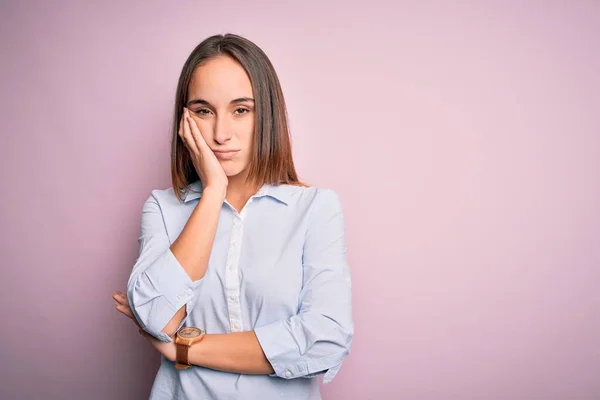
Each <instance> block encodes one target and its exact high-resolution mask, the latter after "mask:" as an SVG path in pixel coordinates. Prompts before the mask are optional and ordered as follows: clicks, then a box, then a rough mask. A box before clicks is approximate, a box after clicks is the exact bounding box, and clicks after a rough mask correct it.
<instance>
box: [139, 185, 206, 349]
mask: <svg viewBox="0 0 600 400" xmlns="http://www.w3.org/2000/svg"><path fill="white" fill-rule="evenodd" d="M138 242H139V253H138V258H137V260H136V262H135V264H134V266H133V269H132V271H131V275H130V277H129V280H128V282H127V298H128V300H129V305H130V306H131V310H132V312H133V314H134V316H135V317H136V319H137V320H138V322H139V323H140V325H141V326H142V328H143V329H144V330H145V331H146V332H148V333H150V334H151V335H152V336H154V337H155V338H157V339H159V340H161V341H163V342H171V341H172V340H171V338H170V337H169V335H167V334H166V333H164V332H162V329H163V328H164V327H165V326H166V325H167V324H168V323H169V321H170V320H171V319H172V318H173V317H174V316H175V314H176V313H177V311H178V310H179V309H180V308H181V307H183V306H184V305H187V304H189V302H190V301H191V300H192V298H193V294H194V291H193V281H192V280H191V278H190V277H189V275H188V274H187V273H186V272H185V270H184V269H183V267H182V266H181V264H180V263H179V261H178V260H177V259H176V258H175V256H174V254H173V252H172V251H171V248H170V246H171V243H170V240H169V237H168V235H167V231H166V228H165V224H164V219H163V215H162V212H161V208H160V206H159V204H158V202H157V200H156V198H155V196H154V195H150V197H149V198H148V199H147V200H146V201H145V203H144V205H143V208H142V221H141V236H140V237H139V239H138ZM186 308H187V306H186ZM188 311H189V310H188ZM188 314H189V313H188ZM186 319H187V317H186ZM184 321H185V319H184ZM182 324H183V321H182Z"/></svg>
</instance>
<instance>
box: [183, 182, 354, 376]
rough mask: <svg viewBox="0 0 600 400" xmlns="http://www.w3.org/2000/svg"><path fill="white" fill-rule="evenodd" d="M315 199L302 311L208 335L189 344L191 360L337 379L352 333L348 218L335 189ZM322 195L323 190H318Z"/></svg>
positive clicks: (245, 370) (253, 370) (210, 365)
mask: <svg viewBox="0 0 600 400" xmlns="http://www.w3.org/2000/svg"><path fill="white" fill-rule="evenodd" d="M320 195H321V197H320V198H317V199H316V200H315V204H314V209H313V211H312V215H311V216H310V217H309V218H310V219H311V220H310V221H309V228H308V232H307V236H306V241H305V248H304V260H303V266H304V282H303V288H302V291H301V293H300V299H301V304H300V310H299V312H298V314H297V315H294V316H293V317H291V318H289V319H287V320H282V321H277V322H275V323H272V324H269V325H266V326H263V327H259V328H256V329H255V330H254V331H247V332H236V333H226V334H215V335H210V334H209V335H206V337H205V338H204V339H203V340H202V342H200V343H199V344H198V345H196V346H192V347H191V349H190V355H189V360H190V362H191V363H192V364H196V365H200V366H203V367H208V368H212V369H217V370H222V371H228V372H236V373H247V374H271V375H275V376H279V377H282V378H286V379H290V378H298V377H313V376H316V375H319V374H325V377H324V383H328V382H330V381H331V379H333V377H334V376H335V374H336V373H337V371H338V370H339V368H340V367H341V364H342V361H343V359H344V358H345V357H346V355H347V354H348V353H349V350H350V346H351V343H352V337H353V333H354V328H353V321H352V307H351V282H350V270H349V267H348V264H347V262H346V245H345V238H344V217H343V212H342V208H341V203H340V201H339V198H338V196H337V195H336V194H335V192H333V191H331V190H328V191H325V192H321V194H320ZM318 196H319V195H318Z"/></svg>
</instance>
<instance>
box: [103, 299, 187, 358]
mask: <svg viewBox="0 0 600 400" xmlns="http://www.w3.org/2000/svg"><path fill="white" fill-rule="evenodd" d="M113 299H114V300H115V307H116V309H117V311H119V312H120V313H122V314H124V315H125V316H127V317H129V318H130V319H131V320H132V321H133V322H134V323H135V324H136V325H137V327H138V330H139V332H140V333H141V334H142V336H144V337H145V338H146V340H147V341H148V343H150V344H151V345H152V346H153V347H154V348H155V349H156V350H158V352H159V353H160V354H162V355H163V356H165V357H166V358H167V360H169V361H171V362H175V355H176V352H177V350H176V347H175V336H174V335H173V336H171V340H172V341H171V342H169V343H165V342H161V341H160V340H158V339H156V338H155V337H154V336H152V335H151V334H149V333H148V332H146V331H144V330H143V329H142V327H141V326H140V324H139V323H138V321H137V320H136V319H135V317H134V315H133V312H132V311H131V307H129V300H128V299H127V295H126V294H125V293H121V292H114V293H113Z"/></svg>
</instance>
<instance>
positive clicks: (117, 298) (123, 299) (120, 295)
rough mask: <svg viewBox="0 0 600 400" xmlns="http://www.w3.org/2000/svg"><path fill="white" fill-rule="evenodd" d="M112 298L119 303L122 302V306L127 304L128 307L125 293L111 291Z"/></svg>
mask: <svg viewBox="0 0 600 400" xmlns="http://www.w3.org/2000/svg"><path fill="white" fill-rule="evenodd" d="M113 299H114V300H115V301H116V302H117V303H119V304H122V305H124V306H128V307H129V300H128V299H127V295H126V294H125V293H122V292H114V293H113Z"/></svg>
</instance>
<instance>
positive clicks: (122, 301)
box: [112, 292, 137, 323]
mask: <svg viewBox="0 0 600 400" xmlns="http://www.w3.org/2000/svg"><path fill="white" fill-rule="evenodd" d="M112 297H113V299H114V300H115V308H116V309H117V311H119V312H121V313H122V314H125V315H126V316H128V317H129V318H131V319H132V320H133V321H134V322H136V323H137V320H136V319H135V317H134V316H133V311H131V307H129V300H128V299H127V295H125V293H121V292H115V293H113V296H112Z"/></svg>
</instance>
